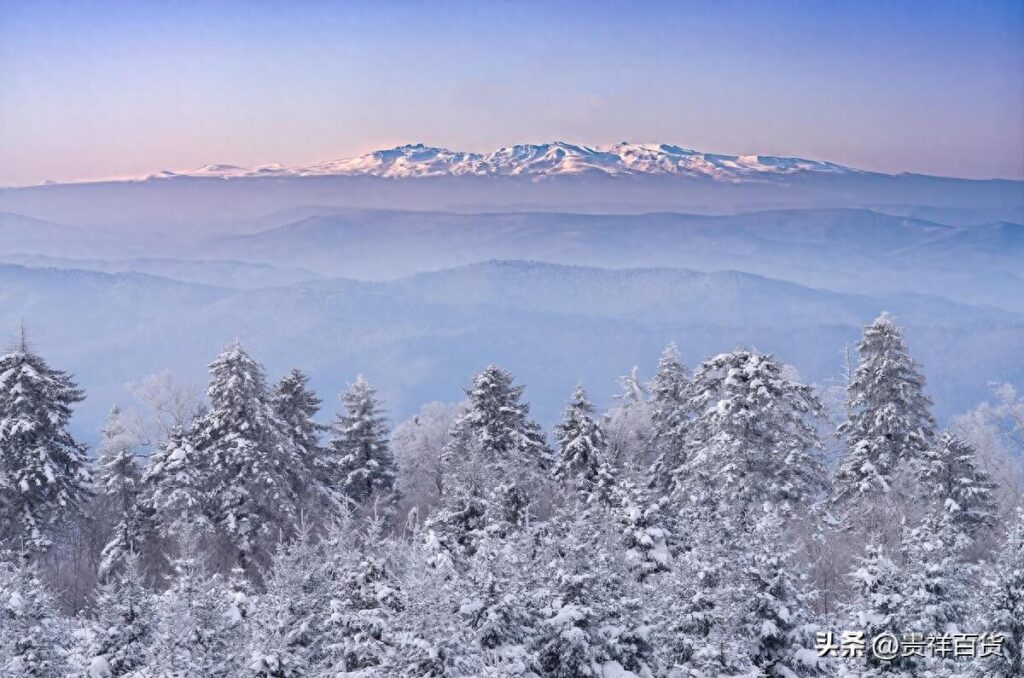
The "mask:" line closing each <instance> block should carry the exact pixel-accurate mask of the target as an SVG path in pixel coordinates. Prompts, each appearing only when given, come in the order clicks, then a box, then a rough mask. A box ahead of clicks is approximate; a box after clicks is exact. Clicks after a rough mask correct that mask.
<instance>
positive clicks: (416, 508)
mask: <svg viewBox="0 0 1024 678" xmlns="http://www.w3.org/2000/svg"><path fill="white" fill-rule="evenodd" d="M460 414H461V411H460V409H459V408H458V406H456V405H446V404H444V403H439V402H432V403H427V404H426V405H424V406H423V407H421V408H420V411H419V412H418V413H417V414H416V415H415V416H413V417H412V418H411V419H408V420H406V421H404V422H402V423H401V424H399V425H398V426H396V427H395V431H394V433H392V434H391V450H392V452H393V454H394V455H395V462H396V463H397V464H398V469H399V474H398V489H399V492H400V493H401V495H402V498H403V500H404V501H405V502H406V503H407V507H408V508H409V510H410V512H411V514H410V515H409V523H410V525H409V527H410V528H414V527H415V526H416V523H417V522H418V517H419V515H421V514H422V515H425V512H426V511H427V510H428V509H429V508H430V507H432V506H433V505H434V504H435V503H436V502H437V500H438V497H440V495H441V490H442V488H443V485H444V462H443V456H444V451H445V449H446V448H447V447H448V444H449V442H450V441H451V428H452V424H453V423H454V422H455V420H456V418H458V416H459V415H460Z"/></svg>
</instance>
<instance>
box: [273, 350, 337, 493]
mask: <svg viewBox="0 0 1024 678" xmlns="http://www.w3.org/2000/svg"><path fill="white" fill-rule="evenodd" d="M321 404H322V403H321V400H320V398H318V397H317V395H316V393H314V392H313V391H312V390H310V388H309V377H307V376H306V375H305V374H304V373H303V372H302V371H301V370H296V369H293V370H291V371H290V372H289V373H288V374H286V375H285V376H283V377H281V379H280V380H278V382H277V385H276V386H275V387H274V412H275V414H277V417H278V419H280V420H281V422H282V423H283V424H284V427H285V432H286V433H287V435H288V438H289V440H290V441H291V443H292V445H293V446H294V447H295V450H296V452H297V454H298V455H299V458H300V460H301V464H300V465H299V467H298V468H296V469H293V470H292V473H291V475H292V480H293V483H295V486H296V487H295V491H296V494H297V495H298V496H299V497H300V498H301V499H302V500H303V503H304V504H305V505H307V507H308V508H309V509H311V510H314V511H320V510H323V508H324V507H323V505H322V502H324V501H326V502H327V503H328V505H333V504H335V503H337V502H338V501H339V499H340V497H339V496H338V493H337V491H335V489H334V488H332V487H330V484H331V482H332V481H333V480H334V478H335V476H336V472H335V470H334V468H333V466H332V465H331V463H330V460H331V457H330V455H328V454H327V453H326V451H325V450H324V449H323V447H322V446H321V444H320V434H321V433H322V432H324V431H325V430H326V429H327V427H326V426H324V425H323V424H319V423H317V422H316V421H315V419H314V417H316V415H317V412H319V411H320V405H321Z"/></svg>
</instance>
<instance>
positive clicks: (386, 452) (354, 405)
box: [331, 375, 397, 506]
mask: <svg viewBox="0 0 1024 678" xmlns="http://www.w3.org/2000/svg"><path fill="white" fill-rule="evenodd" d="M341 400H342V403H343V405H344V412H340V413H339V414H338V417H337V419H336V421H335V423H334V425H333V426H332V427H331V431H332V434H333V437H332V439H331V452H332V454H333V456H334V462H333V463H334V464H335V466H336V471H335V472H336V473H337V485H338V489H339V490H341V492H342V493H344V494H345V496H347V497H348V498H349V500H350V501H352V502H354V503H355V504H357V505H362V506H368V505H370V504H371V503H373V501H374V499H378V498H382V499H386V500H388V501H391V500H393V499H394V498H395V488H396V476H397V469H396V467H395V459H394V457H393V456H392V455H391V449H390V447H389V446H388V428H387V423H386V420H385V419H384V416H383V414H382V410H383V408H382V407H381V404H380V401H379V400H378V399H377V392H376V391H375V390H374V388H373V387H372V386H370V384H369V382H368V381H366V379H365V378H364V377H363V376H362V375H360V376H359V377H358V378H357V379H356V381H355V383H354V384H352V386H351V387H349V390H348V391H346V392H345V393H344V394H343V395H342V396H341Z"/></svg>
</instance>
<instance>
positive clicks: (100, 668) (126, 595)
mask: <svg viewBox="0 0 1024 678" xmlns="http://www.w3.org/2000/svg"><path fill="white" fill-rule="evenodd" d="M95 609H96V631H95V635H94V636H93V638H92V642H91V643H90V648H89V652H88V657H89V666H88V667H86V668H87V670H86V675H87V676H89V677H90V678H93V676H97V677H99V676H110V677H114V676H124V675H129V674H131V673H132V672H133V671H136V670H138V669H140V668H142V667H143V666H144V664H145V660H146V653H147V651H148V650H149V647H150V645H151V643H152V641H153V633H154V629H155V626H156V609H155V603H154V600H153V594H152V593H150V592H149V591H148V590H147V589H146V587H145V584H144V583H143V579H142V566H141V564H140V562H139V557H138V556H137V555H135V554H134V553H129V554H127V556H126V557H125V558H124V560H123V562H122V564H121V568H120V569H119V571H118V573H117V574H113V575H111V576H109V577H108V578H107V580H106V581H105V582H104V583H103V584H101V585H100V587H99V590H98V592H97V595H96V603H95Z"/></svg>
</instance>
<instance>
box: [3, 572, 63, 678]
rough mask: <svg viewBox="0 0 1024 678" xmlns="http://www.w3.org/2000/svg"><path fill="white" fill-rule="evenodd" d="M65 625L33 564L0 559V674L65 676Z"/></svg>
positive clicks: (13, 677) (50, 677)
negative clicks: (21, 563) (20, 563)
mask: <svg viewBox="0 0 1024 678" xmlns="http://www.w3.org/2000/svg"><path fill="white" fill-rule="evenodd" d="M68 626H69V625H68V624H67V622H66V620H65V619H64V618H63V617H62V616H61V615H60V612H59V611H58V609H57V603H56V601H55V600H54V598H53V595H52V594H51V593H50V587H48V586H47V585H46V584H44V583H43V582H42V581H41V580H40V577H39V571H38V568H37V567H36V565H35V564H30V565H19V564H16V563H10V562H7V563H5V562H2V561H0V675H2V676H11V678H21V677H22V676H24V677H25V678H29V677H31V678H36V677H39V678H63V677H64V676H67V675H68V674H69V671H68V666H67V665H66V661H65V653H66V652H67V650H68V647H67V645H68V643H69V641H70V638H69V636H70V629H69V628H68Z"/></svg>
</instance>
